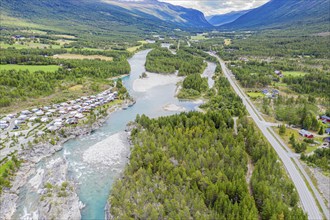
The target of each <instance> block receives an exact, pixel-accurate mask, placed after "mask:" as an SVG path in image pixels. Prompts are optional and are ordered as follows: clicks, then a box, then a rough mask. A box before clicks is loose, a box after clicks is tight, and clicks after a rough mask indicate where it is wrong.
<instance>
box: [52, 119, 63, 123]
mask: <svg viewBox="0 0 330 220" xmlns="http://www.w3.org/2000/svg"><path fill="white" fill-rule="evenodd" d="M54 122H61V123H62V118H56V119H55V120H54Z"/></svg>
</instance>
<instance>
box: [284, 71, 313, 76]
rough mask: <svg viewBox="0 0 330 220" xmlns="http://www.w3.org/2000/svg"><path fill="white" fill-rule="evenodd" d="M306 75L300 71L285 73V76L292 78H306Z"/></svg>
mask: <svg viewBox="0 0 330 220" xmlns="http://www.w3.org/2000/svg"><path fill="white" fill-rule="evenodd" d="M306 74H307V73H304V72H299V71H286V72H283V75H284V76H292V77H298V76H304V75H306Z"/></svg>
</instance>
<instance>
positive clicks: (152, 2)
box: [103, 0, 211, 28]
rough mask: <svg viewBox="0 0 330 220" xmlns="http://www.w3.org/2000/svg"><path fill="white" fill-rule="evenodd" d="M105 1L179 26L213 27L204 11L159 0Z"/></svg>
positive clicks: (104, 0)
mask: <svg viewBox="0 0 330 220" xmlns="http://www.w3.org/2000/svg"><path fill="white" fill-rule="evenodd" d="M103 2H105V3H108V4H110V5H116V6H119V7H121V8H125V9H127V10H129V11H131V12H134V13H137V14H145V15H150V16H154V17H156V18H158V19H160V20H162V21H166V22H171V23H174V24H175V25H178V26H184V27H197V28H198V27H202V28H206V27H211V25H210V24H209V23H208V21H207V20H206V18H205V17H204V14H203V13H202V12H200V11H198V10H195V9H191V8H184V7H182V6H176V5H171V4H169V3H165V2H159V1H157V0H133V1H132V0H103Z"/></svg>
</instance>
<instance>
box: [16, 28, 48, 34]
mask: <svg viewBox="0 0 330 220" xmlns="http://www.w3.org/2000/svg"><path fill="white" fill-rule="evenodd" d="M22 32H25V33H31V34H38V35H46V34H47V32H46V31H40V30H35V29H31V30H22Z"/></svg>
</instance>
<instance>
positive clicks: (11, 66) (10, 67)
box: [0, 64, 60, 72]
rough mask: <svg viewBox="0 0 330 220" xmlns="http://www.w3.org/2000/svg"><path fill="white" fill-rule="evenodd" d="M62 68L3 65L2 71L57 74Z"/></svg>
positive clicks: (0, 67)
mask: <svg viewBox="0 0 330 220" xmlns="http://www.w3.org/2000/svg"><path fill="white" fill-rule="evenodd" d="M59 68H60V67H59V66H57V65H16V64H5V65H3V64H1V65H0V70H29V71H30V72H36V71H44V72H55V71H56V70H58V69H59Z"/></svg>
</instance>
